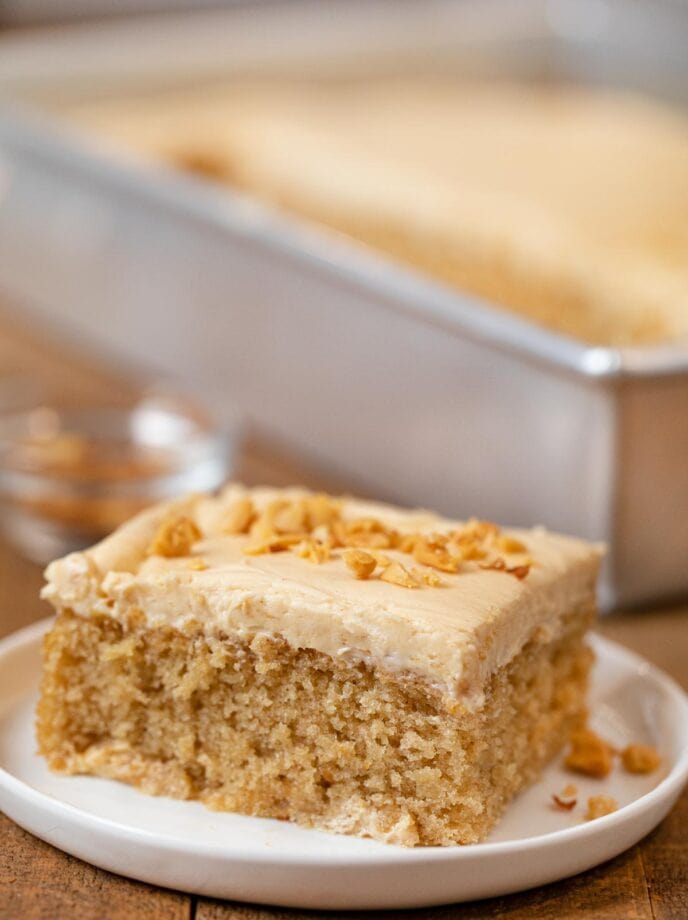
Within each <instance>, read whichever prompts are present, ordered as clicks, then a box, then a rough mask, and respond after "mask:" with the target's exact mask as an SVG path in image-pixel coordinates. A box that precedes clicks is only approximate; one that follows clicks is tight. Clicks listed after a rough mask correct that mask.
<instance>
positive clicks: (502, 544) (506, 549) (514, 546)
mask: <svg viewBox="0 0 688 920" xmlns="http://www.w3.org/2000/svg"><path fill="white" fill-rule="evenodd" d="M497 548H498V549H500V550H501V551H502V552H503V553H525V552H527V549H526V546H525V544H524V543H521V541H520V540H517V539H516V538H515V537H509V536H507V535H506V534H502V535H501V536H500V537H497Z"/></svg>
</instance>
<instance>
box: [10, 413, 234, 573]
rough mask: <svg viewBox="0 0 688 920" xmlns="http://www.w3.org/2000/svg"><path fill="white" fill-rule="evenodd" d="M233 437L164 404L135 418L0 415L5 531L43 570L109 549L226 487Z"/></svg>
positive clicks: (131, 415)
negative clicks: (135, 522)
mask: <svg viewBox="0 0 688 920" xmlns="http://www.w3.org/2000/svg"><path fill="white" fill-rule="evenodd" d="M232 454H233V438H232V437H231V436H230V432H222V431H218V430H217V429H213V428H212V426H210V425H209V424H208V423H207V422H206V421H204V420H203V419H202V418H201V417H200V416H199V415H198V413H194V412H191V411H189V410H188V409H187V408H185V407H183V406H181V405H175V404H171V403H169V402H168V401H164V400H163V401H161V400H157V399H152V400H144V401H142V402H141V403H139V404H138V405H136V406H134V407H133V408H110V407H108V408H89V409H64V410H60V409H54V408H47V407H41V408H34V409H32V410H30V411H25V412H19V413H13V414H5V415H0V500H1V501H2V518H1V521H0V523H1V525H2V529H3V530H4V532H5V534H6V536H7V537H8V538H9V539H10V540H11V541H12V542H14V543H15V544H16V545H17V546H18V547H19V548H20V549H21V550H22V551H23V552H24V553H25V555H27V556H28V557H29V558H31V559H33V560H35V561H36V562H40V563H45V562H47V561H49V560H50V559H53V558H55V557H57V556H60V555H63V554H65V553H67V552H71V551H73V550H76V549H82V548H83V547H84V546H88V545H90V544H92V543H94V542H96V541H97V540H100V539H102V538H103V537H104V536H106V535H107V534H108V533H110V532H111V531H112V530H114V529H115V528H116V527H117V526H119V525H120V524H121V523H123V522H124V521H125V520H127V518H129V517H131V516H132V515H133V514H135V513H136V512H138V511H140V510H141V509H143V508H145V507H146V506H147V505H150V504H153V503H154V502H157V501H160V500H162V499H166V498H173V497H176V496H179V495H183V494H184V493H187V492H205V491H212V490H214V489H216V488H218V486H220V485H221V484H222V483H223V482H224V481H225V479H227V477H228V475H229V472H230V468H231V460H232Z"/></svg>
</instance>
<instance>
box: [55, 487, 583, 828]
mask: <svg viewBox="0 0 688 920" xmlns="http://www.w3.org/2000/svg"><path fill="white" fill-rule="evenodd" d="M599 558H600V552H599V550H598V548H597V547H594V546H591V545H590V544H587V543H584V542H582V541H578V540H574V539H571V538H567V537H563V536H558V535H555V534H551V533H548V532H546V531H545V530H543V529H542V528H535V529H532V530H518V531H515V530H502V529H500V528H498V527H497V526H495V525H494V524H490V523H487V522H484V521H477V520H471V521H468V522H464V523H460V522H455V521H449V520H445V519H443V518H440V517H438V516H436V515H434V514H431V513H429V512H424V511H405V510H402V509H400V508H395V507H390V506H386V505H379V504H373V503H369V502H362V501H358V500H355V499H348V498H346V499H333V498H330V497H328V496H324V495H314V494H311V493H308V492H304V491H303V490H297V489H291V490H271V489H253V490H246V489H244V488H243V487H241V486H239V485H231V486H228V487H227V488H226V489H225V490H224V491H223V492H222V494H220V495H219V496H218V497H199V496H195V497H190V498H187V499H183V500H180V501H178V502H173V503H168V504H165V505H160V506H157V507H155V508H153V509H151V510H148V511H146V512H143V513H142V514H140V515H139V516H137V517H136V518H134V519H133V520H131V521H130V522H129V523H127V524H125V525H124V526H122V527H121V528H120V529H119V530H117V531H116V532H115V533H114V534H113V535H112V536H111V537H109V538H108V539H106V540H104V541H103V542H102V543H99V544H98V545H96V546H94V547H93V548H92V549H90V550H87V551H85V552H82V553H73V554H71V555H69V556H66V557H65V558H64V559H60V560H58V561H57V562H54V563H52V564H51V565H50V566H49V567H48V569H47V572H46V577H47V584H46V587H45V589H44V596H45V597H46V598H47V599H48V600H49V601H50V602H51V603H52V604H53V605H54V607H55V608H56V610H57V614H58V615H57V619H56V621H55V624H54V626H53V628H52V629H51V631H50V632H49V633H48V635H47V637H46V640H45V649H44V676H43V683H42V689H41V697H40V702H39V706H38V741H39V747H40V751H41V753H42V754H43V755H44V756H45V757H46V758H47V760H48V763H49V764H50V766H51V768H52V769H54V770H58V771H63V772H66V773H87V774H94V775H98V776H105V777H112V778H114V779H119V780H123V781H125V782H128V783H132V784H133V785H136V786H138V787H139V788H140V789H142V790H143V791H144V792H148V793H152V794H157V795H169V796H174V797H178V798H184V799H200V800H201V801H203V802H205V803H206V804H207V805H208V806H210V807H211V808H215V809H220V810H226V811H236V812H241V813H243V814H249V815H259V816H266V817H276V818H283V819H288V820H291V821H295V822H298V823H300V824H303V825H306V826H308V827H316V828H321V829H325V830H329V831H335V832H338V833H347V834H357V835H363V836H371V837H374V838H377V839H379V840H384V841H389V842H395V843H401V844H405V845H409V846H413V845H430V844H434V845H448V844H456V843H472V842H475V841H478V840H481V839H483V838H484V837H485V835H486V834H487V833H488V832H489V830H490V829H491V828H492V827H493V826H494V824H495V822H496V821H497V819H498V818H499V816H500V814H501V813H502V811H503V810H504V808H505V806H506V805H507V804H508V802H509V801H510V800H511V799H512V798H513V796H514V795H515V794H516V793H517V792H518V791H519V789H521V788H523V787H524V786H525V785H527V784H529V783H531V782H532V781H533V780H534V779H535V778H536V777H537V776H538V774H539V773H540V771H541V770H542V768H543V766H544V765H545V764H546V763H547V761H548V760H549V759H550V758H551V757H552V756H553V755H555V754H556V753H557V752H558V751H559V750H560V749H561V747H562V745H563V744H564V742H565V740H566V739H567V737H568V736H569V735H570V733H571V732H572V730H574V729H575V728H577V727H579V726H580V725H581V724H582V722H583V720H584V717H585V695H586V687H587V678H588V670H589V666H590V660H591V654H590V652H589V650H588V648H587V646H586V644H585V642H584V634H585V631H586V629H587V628H588V626H589V624H590V621H591V619H592V617H593V614H594V610H595V581H596V576H597V570H598V565H599Z"/></svg>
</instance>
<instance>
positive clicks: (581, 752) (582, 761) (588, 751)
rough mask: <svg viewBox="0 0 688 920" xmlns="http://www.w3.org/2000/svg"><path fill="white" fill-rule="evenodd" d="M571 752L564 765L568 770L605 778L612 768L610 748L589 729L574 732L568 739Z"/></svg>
mask: <svg viewBox="0 0 688 920" xmlns="http://www.w3.org/2000/svg"><path fill="white" fill-rule="evenodd" d="M570 742H571V750H570V751H569V753H568V755H567V757H566V759H565V761H564V763H565V764H566V766H567V767H568V768H569V770H575V771H576V772H577V773H585V774H586V776H597V777H599V778H602V777H605V776H607V775H608V774H609V771H610V770H611V768H612V753H613V751H612V747H611V745H609V744H607V742H606V741H605V740H604V739H603V738H600V736H599V735H597V734H595V732H593V731H591V730H590V729H589V728H583V729H581V730H580V731H577V732H574V733H573V734H572V735H571V738H570Z"/></svg>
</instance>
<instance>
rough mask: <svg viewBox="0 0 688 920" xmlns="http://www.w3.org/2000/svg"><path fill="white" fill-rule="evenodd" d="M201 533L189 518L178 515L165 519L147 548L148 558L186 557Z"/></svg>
mask: <svg viewBox="0 0 688 920" xmlns="http://www.w3.org/2000/svg"><path fill="white" fill-rule="evenodd" d="M202 536H203V535H202V533H201V531H200V530H199V528H198V526H197V525H196V523H195V522H194V521H192V520H191V518H190V517H187V516H186V515H179V516H177V517H169V518H166V519H165V520H164V521H162V523H161V524H160V526H159V527H158V529H157V531H156V532H155V535H154V537H153V539H152V540H151V542H150V545H149V547H148V555H149V556H166V557H168V558H171V557H175V556H188V554H189V552H190V550H191V547H192V546H193V544H194V543H196V542H197V541H198V540H200V539H201V537H202Z"/></svg>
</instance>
